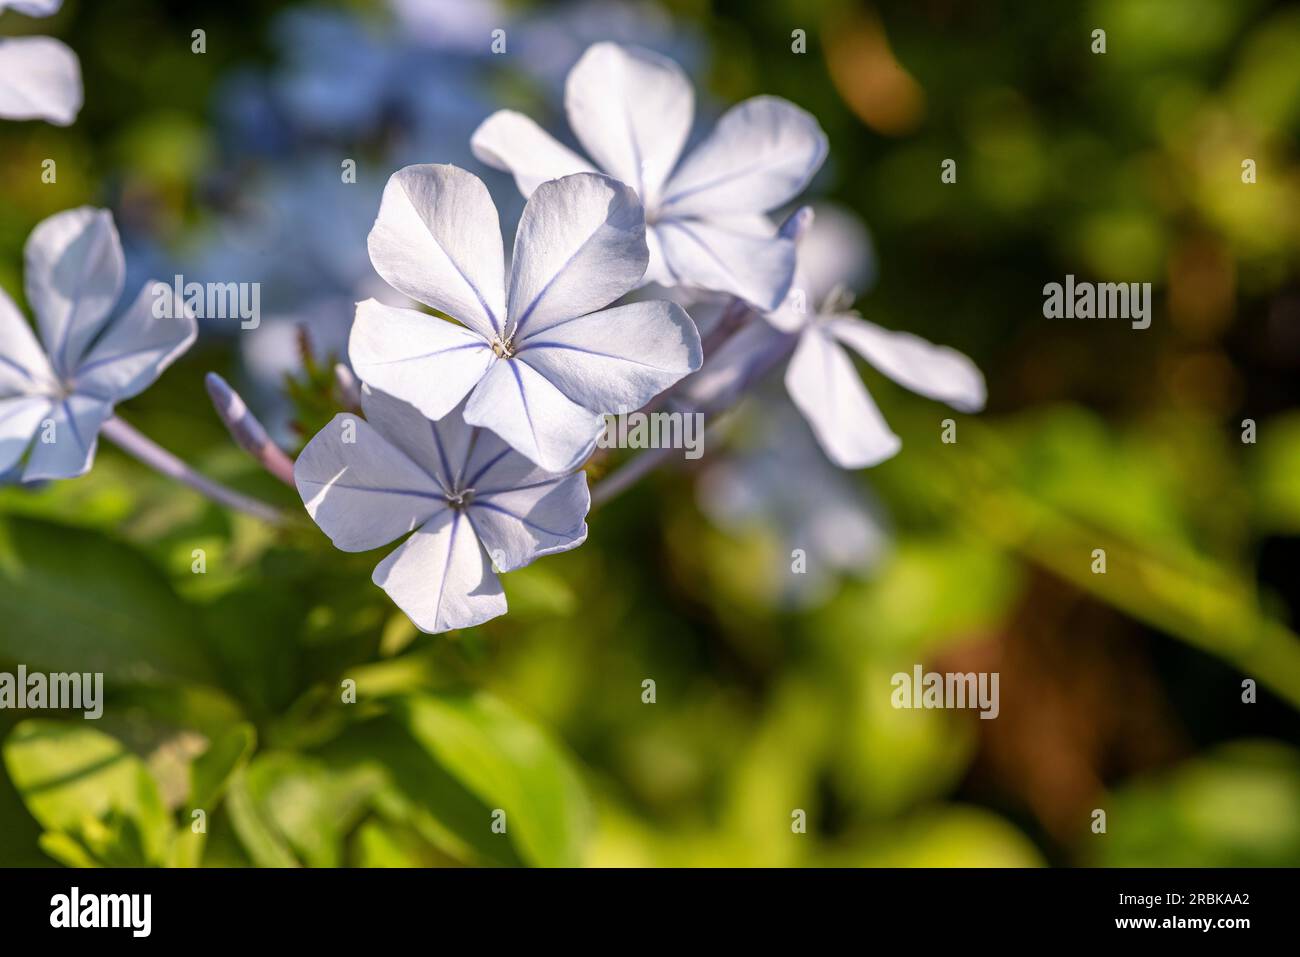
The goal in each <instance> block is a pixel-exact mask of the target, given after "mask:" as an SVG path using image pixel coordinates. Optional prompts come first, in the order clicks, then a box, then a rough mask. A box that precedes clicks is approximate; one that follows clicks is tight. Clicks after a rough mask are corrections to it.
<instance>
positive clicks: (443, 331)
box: [348, 299, 496, 419]
mask: <svg viewBox="0 0 1300 957" xmlns="http://www.w3.org/2000/svg"><path fill="white" fill-rule="evenodd" d="M348 356H349V358H351V360H352V368H353V369H355V370H356V373H357V375H358V376H359V377H360V378H361V380H362V381H363V382H366V383H368V384H369V385H371V386H373V387H374V388H376V389H379V390H380V391H382V392H388V393H390V394H392V395H394V396H396V397H397V398H399V399H402V400H403V401H405V402H410V403H411V404H412V405H414V406H415V407H416V408H417V409H419V410H420V412H422V413H423V414H424V415H425V416H427V417H428V418H430V419H441V418H442V417H443V416H444V415H446V414H447V413H448V412H450V411H451V410H452V409H454V408H455V407H456V406H457V405H458V404H459V403H460V401H461V399H463V398H465V395H466V393H468V392H469V390H470V389H472V388H473V387H474V383H476V382H478V381H479V380H480V379H481V378H483V376H484V374H485V373H486V372H487V370H488V369H489V368H491V366H492V363H493V362H495V361H496V356H495V355H493V353H492V349H491V348H490V347H489V346H488V344H487V341H486V340H484V338H483V337H482V336H481V335H479V334H478V333H477V332H476V331H470V330H469V329H465V328H462V327H461V326H458V325H455V324H454V323H450V322H447V321H446V320H445V319H439V318H438V317H437V316H429V315H426V314H425V313H422V312H416V311H415V310H414V309H401V308H398V307H396V306H386V305H384V304H383V303H381V302H378V301H376V300H374V299H367V300H366V301H365V302H359V303H357V318H356V322H354V323H353V325H352V336H351V338H350V339H349V340H348Z"/></svg>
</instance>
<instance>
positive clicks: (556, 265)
mask: <svg viewBox="0 0 1300 957" xmlns="http://www.w3.org/2000/svg"><path fill="white" fill-rule="evenodd" d="M649 255H650V254H649V251H648V250H647V249H646V244H645V211H644V210H643V209H642V208H641V201H640V200H639V199H637V195H636V193H634V192H633V191H632V190H631V189H630V188H628V187H627V186H625V185H623V184H622V183H620V182H618V181H617V180H614V179H610V178H609V177H608V176H601V175H600V174H598V173H575V174H574V175H573V176H566V177H564V178H563V179H557V180H553V181H551V182H549V183H543V184H542V185H541V186H539V187H537V190H536V191H535V192H534V193H533V195H532V197H531V198H530V199H529V200H528V205H527V206H525V207H524V213H523V216H522V217H521V218H520V220H519V231H518V232H517V233H516V234H515V252H514V261H513V267H512V272H511V276H510V313H509V314H510V330H511V335H515V336H517V335H519V334H520V333H522V332H524V331H525V330H527V331H528V332H529V333H536V332H538V331H540V330H543V329H546V328H548V327H549V326H552V325H554V324H555V323H557V322H561V321H563V320H565V319H572V318H573V317H574V316H581V315H584V314H586V313H588V312H593V311H594V310H596V309H600V308H603V307H604V306H607V305H609V304H610V303H611V302H613V301H614V300H615V299H617V298H618V297H619V296H621V295H623V294H624V293H625V292H628V291H629V290H631V289H634V288H635V287H636V285H637V283H638V282H640V281H641V277H642V275H644V274H645V267H646V262H647V261H648V259H649Z"/></svg>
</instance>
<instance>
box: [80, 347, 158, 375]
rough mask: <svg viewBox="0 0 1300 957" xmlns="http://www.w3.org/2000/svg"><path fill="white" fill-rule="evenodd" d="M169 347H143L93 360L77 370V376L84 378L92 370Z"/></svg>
mask: <svg viewBox="0 0 1300 957" xmlns="http://www.w3.org/2000/svg"><path fill="white" fill-rule="evenodd" d="M168 345H169V343H163V344H161V345H153V346H143V347H142V348H139V349H130V350H128V351H126V352H119V353H118V354H117V355H112V356H104V357H102V358H100V359H92V360H90V361H89V362H87V363H85V364H84V365H82V366H79V367H78V368H77V375H78V376H83V375H85V374H86V373H87V372H89V371H90V370H91V369H96V368H98V367H100V366H104V365H108V364H110V363H113V362H121V361H122V360H123V359H134V358H135V357H136V356H139V355H144V354H145V353H147V352H160V351H162V350H163V349H165V348H167V346H168Z"/></svg>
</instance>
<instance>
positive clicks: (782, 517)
mask: <svg viewBox="0 0 1300 957" xmlns="http://www.w3.org/2000/svg"><path fill="white" fill-rule="evenodd" d="M739 417H740V420H741V421H740V422H732V423H730V424H731V426H732V431H733V432H737V431H740V432H744V431H752V432H753V434H755V435H756V436H758V438H757V441H756V443H755V444H754V445H753V446H752V447H746V448H743V449H742V450H741V451H739V452H737V453H733V454H729V455H726V456H725V457H723V458H720V459H718V460H717V461H715V462H712V463H710V465H709V466H708V467H707V468H706V469H705V470H704V473H703V474H702V475H701V476H700V479H699V482H698V483H697V485H696V500H697V502H698V503H699V506H700V510H701V511H702V512H704V514H705V515H707V516H708V517H709V519H710V520H711V521H712V522H713V523H714V524H715V525H717V526H718V527H720V528H722V529H724V530H726V531H728V532H731V533H733V534H737V535H743V534H746V533H750V532H753V531H755V530H763V531H766V532H767V533H768V534H770V535H772V536H773V537H774V538H775V540H776V543H777V545H778V546H779V547H778V548H777V550H776V552H775V555H774V560H773V564H772V570H771V581H772V582H773V583H774V584H775V585H776V586H777V587H775V588H774V589H773V591H772V592H771V597H772V598H773V600H774V602H775V603H777V604H781V605H786V606H797V607H808V606H811V605H814V604H816V603H818V602H820V601H823V600H825V599H826V598H828V597H830V594H831V592H832V591H833V589H834V586H835V581H836V578H837V576H839V575H841V574H848V575H854V576H860V575H862V573H864V572H866V571H869V570H871V569H872V568H874V567H875V566H876V565H877V564H878V563H879V562H880V561H881V560H882V559H883V557H884V556H885V554H886V552H887V551H888V548H889V541H890V536H889V531H888V529H887V527H886V524H885V519H884V514H883V512H882V510H881V509H880V507H879V506H878V505H877V503H876V502H875V500H874V499H873V498H872V496H870V495H869V494H868V493H867V492H866V491H865V490H864V489H863V488H862V487H861V486H860V485H858V484H856V483H854V482H853V481H851V480H850V479H849V478H848V477H847V476H845V475H844V473H843V472H840V471H839V470H837V469H835V468H833V467H832V466H831V464H830V463H829V462H827V461H826V457H825V456H824V455H823V454H822V453H821V450H820V449H818V447H817V445H816V444H815V443H814V442H813V440H812V439H811V437H809V435H808V432H807V430H806V429H805V428H803V426H802V424H801V423H800V422H799V416H798V415H797V414H796V413H795V411H794V410H793V409H791V408H790V407H789V406H788V405H786V404H784V403H781V402H777V401H772V400H770V399H758V400H756V401H754V402H753V403H749V404H747V405H746V406H745V408H744V409H743V410H740V412H739ZM746 425H749V426H752V427H753V428H752V429H746V428H745V426H746ZM791 476H798V481H791ZM795 549H799V550H801V551H802V552H803V553H804V568H803V570H802V571H801V572H800V573H799V574H793V573H792V572H791V568H790V564H791V553H792V552H793V551H794V550H795Z"/></svg>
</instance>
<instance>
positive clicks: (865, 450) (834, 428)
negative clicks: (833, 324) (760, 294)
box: [785, 326, 902, 469]
mask: <svg viewBox="0 0 1300 957" xmlns="http://www.w3.org/2000/svg"><path fill="white" fill-rule="evenodd" d="M785 387H786V390H787V391H788V392H789V393H790V398H791V399H793V400H794V404H795V405H797V406H798V407H799V411H800V412H802V413H803V417H804V418H805V419H807V420H808V424H809V425H810V426H812V430H813V433H814V434H815V435H816V436H817V441H818V442H819V443H820V444H821V447H822V449H823V450H824V451H825V452H826V455H827V457H829V458H830V460H831V461H832V462H834V463H835V464H836V465H838V466H840V467H841V468H850V469H860V468H867V467H868V466H872V465H877V464H879V463H880V462H883V461H884V460H885V459H887V458H889V457H890V456H891V455H893V454H895V453H896V452H897V451H898V450H899V448H901V447H902V443H901V442H900V441H899V438H898V436H896V435H895V434H894V433H893V432H892V431H891V430H890V428H889V426H888V425H887V424H886V423H885V420H884V417H883V416H881V414H880V409H878V408H877V407H876V403H875V402H873V401H872V400H871V396H870V395H868V394H867V390H866V387H865V386H863V384H862V380H861V379H859V378H858V372H857V370H856V369H854V368H853V363H852V362H851V361H850V360H849V357H848V356H847V355H846V354H845V353H844V350H843V349H841V348H840V347H839V346H838V345H837V344H836V343H835V342H834V341H833V340H832V339H831V338H830V337H829V336H827V335H826V334H825V333H824V332H822V330H821V329H820V328H818V327H815V326H814V327H812V328H809V329H807V330H805V331H804V333H803V334H802V335H801V336H800V337H799V345H798V346H796V347H795V350H794V355H793V356H792V357H791V358H790V365H789V366H788V367H786V370H785Z"/></svg>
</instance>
